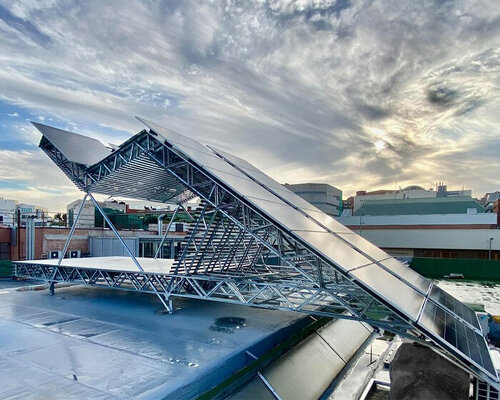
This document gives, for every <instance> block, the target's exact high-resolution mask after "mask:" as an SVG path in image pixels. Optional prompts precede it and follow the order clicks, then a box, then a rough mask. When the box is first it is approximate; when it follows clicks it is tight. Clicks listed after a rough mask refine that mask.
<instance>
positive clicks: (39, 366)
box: [0, 286, 304, 399]
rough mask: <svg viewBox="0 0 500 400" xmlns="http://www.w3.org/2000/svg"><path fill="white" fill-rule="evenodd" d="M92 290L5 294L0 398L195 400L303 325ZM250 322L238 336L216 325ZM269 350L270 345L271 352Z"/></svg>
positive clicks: (238, 310)
mask: <svg viewBox="0 0 500 400" xmlns="http://www.w3.org/2000/svg"><path fill="white" fill-rule="evenodd" d="M175 306H176V307H180V309H179V310H177V311H176V313H175V314H173V315H161V314H158V313H155V309H156V310H158V309H161V308H162V307H161V305H160V303H159V301H158V300H157V299H156V297H155V296H152V295H151V296H150V295H144V294H136V293H132V292H122V291H119V292H117V291H114V290H107V289H97V288H89V287H78V286H75V287H70V288H57V287H56V295H55V296H53V297H51V296H49V295H48V294H47V291H46V290H44V291H24V292H19V291H14V290H2V291H0V370H1V371H2V373H1V374H0V398H22V399H46V398H51V399H84V398H85V399H87V398H92V399H113V398H142V399H148V398H151V399H153V398H154V399H157V398H165V397H166V398H179V397H182V398H191V397H193V396H194V395H195V394H197V393H198V392H199V391H204V390H206V389H208V388H209V387H210V386H213V385H215V384H217V383H219V382H220V381H221V380H223V379H225V378H227V377H229V376H230V375H231V374H232V372H234V371H235V370H237V369H239V368H241V367H242V364H243V363H244V360H245V355H244V352H245V350H246V349H248V348H249V347H250V346H252V345H254V344H259V343H260V344H261V343H264V342H266V339H269V338H270V336H271V335H274V334H276V332H277V331H279V330H280V329H282V328H288V329H294V328H293V327H294V324H295V323H296V322H297V323H298V322H299V320H303V318H304V317H302V316H300V315H297V314H295V313H288V312H277V311H268V310H261V309H255V308H250V307H242V306H235V305H229V304H222V303H212V302H210V303H208V302H203V301H196V300H177V301H176V302H175ZM231 316H233V317H234V316H238V317H240V318H244V319H245V322H244V324H245V326H241V327H240V328H239V329H238V328H235V327H226V326H224V325H223V324H222V325H221V324H220V323H219V322H218V318H223V317H231ZM268 346H270V344H269V343H268ZM207 386H208V387H207Z"/></svg>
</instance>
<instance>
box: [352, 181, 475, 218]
mask: <svg viewBox="0 0 500 400" xmlns="http://www.w3.org/2000/svg"><path fill="white" fill-rule="evenodd" d="M471 195H472V191H471V190H448V188H447V186H446V185H444V184H442V183H440V184H439V185H437V187H436V190H434V189H433V188H430V189H428V190H427V189H424V188H423V187H421V186H417V185H411V186H407V187H405V188H403V189H401V188H400V189H397V190H376V191H372V192H367V191H364V190H360V191H357V192H356V196H354V201H353V213H355V212H356V210H357V209H358V208H359V207H361V205H362V204H363V203H364V202H366V201H372V200H398V199H399V200H402V199H420V198H434V197H462V196H465V197H467V196H468V197H470V196H471Z"/></svg>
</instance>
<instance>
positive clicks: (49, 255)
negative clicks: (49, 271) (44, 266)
mask: <svg viewBox="0 0 500 400" xmlns="http://www.w3.org/2000/svg"><path fill="white" fill-rule="evenodd" d="M61 253H62V251H59V250H57V251H56V250H54V251H48V252H47V258H48V259H54V258H59V257H60V255H61Z"/></svg>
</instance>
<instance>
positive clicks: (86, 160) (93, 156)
mask: <svg viewBox="0 0 500 400" xmlns="http://www.w3.org/2000/svg"><path fill="white" fill-rule="evenodd" d="M32 124H33V125H34V126H35V127H36V128H37V129H38V130H39V131H40V132H41V133H42V134H43V137H44V138H45V139H46V140H48V141H50V142H51V143H52V144H53V145H54V146H56V147H57V148H58V149H59V151H60V152H61V153H62V154H64V156H65V157H66V158H67V159H68V160H69V161H72V162H75V163H78V164H83V165H87V166H90V165H94V164H96V163H98V162H99V161H101V160H102V159H103V158H105V157H107V156H109V154H110V153H111V150H110V149H109V148H107V147H106V146H105V145H104V144H102V143H101V142H100V141H99V140H97V139H94V138H91V137H88V136H83V135H79V134H77V133H73V132H68V131H64V130H62V129H58V128H53V127H52V126H48V125H44V124H39V123H38V122H32Z"/></svg>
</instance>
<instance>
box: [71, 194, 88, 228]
mask: <svg viewBox="0 0 500 400" xmlns="http://www.w3.org/2000/svg"><path fill="white" fill-rule="evenodd" d="M81 203H82V200H75V201H73V202H72V203H69V204H68V205H67V206H66V210H67V219H68V224H70V223H71V222H73V221H74V220H75V219H76V215H77V214H78V209H79V207H80V204H81ZM70 214H72V215H73V217H72V220H71V221H70ZM76 227H77V228H93V227H95V207H94V204H93V203H92V201H90V200H87V201H86V202H85V205H84V206H83V210H82V212H81V214H80V218H79V220H78V224H77V225H76Z"/></svg>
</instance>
